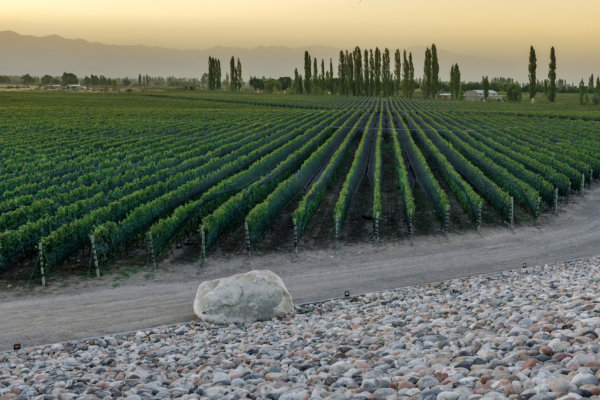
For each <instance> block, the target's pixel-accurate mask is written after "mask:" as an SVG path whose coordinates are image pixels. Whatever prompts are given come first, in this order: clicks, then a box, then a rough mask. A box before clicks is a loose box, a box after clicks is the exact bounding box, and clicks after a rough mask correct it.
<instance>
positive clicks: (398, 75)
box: [394, 49, 402, 94]
mask: <svg viewBox="0 0 600 400" xmlns="http://www.w3.org/2000/svg"><path fill="white" fill-rule="evenodd" d="M400 57H401V56H400V49H396V51H395V52H394V94H398V93H400V81H401V80H402V59H401V58H400Z"/></svg>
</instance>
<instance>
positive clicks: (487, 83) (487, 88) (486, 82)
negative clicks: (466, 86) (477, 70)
mask: <svg viewBox="0 0 600 400" xmlns="http://www.w3.org/2000/svg"><path fill="white" fill-rule="evenodd" d="M481 81H482V82H481V85H482V86H483V98H484V99H486V100H487V98H488V96H489V95H490V81H489V79H488V77H487V75H486V76H483V77H482V79H481Z"/></svg>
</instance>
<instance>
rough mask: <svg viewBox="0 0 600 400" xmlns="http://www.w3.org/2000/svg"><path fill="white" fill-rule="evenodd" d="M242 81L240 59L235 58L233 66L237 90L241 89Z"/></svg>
mask: <svg viewBox="0 0 600 400" xmlns="http://www.w3.org/2000/svg"><path fill="white" fill-rule="evenodd" d="M243 83H244V80H243V79H242V62H241V61H240V59H239V58H238V59H237V66H236V68H235V84H236V87H237V90H241V89H242V84H243Z"/></svg>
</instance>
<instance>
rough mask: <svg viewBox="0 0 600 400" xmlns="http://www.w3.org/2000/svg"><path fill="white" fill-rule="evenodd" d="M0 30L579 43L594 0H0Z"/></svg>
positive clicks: (171, 41)
mask: <svg viewBox="0 0 600 400" xmlns="http://www.w3.org/2000/svg"><path fill="white" fill-rule="evenodd" d="M0 3H1V10H2V11H1V12H0V30H13V31H16V32H18V33H20V34H29V35H35V36H44V35H51V34H58V35H60V36H63V37H67V38H72V39H75V38H81V39H86V40H89V41H96V42H103V43H109V44H145V45H153V46H161V47H170V48H180V49H205V48H210V47H213V46H237V47H248V48H252V47H256V46H261V45H264V46H269V45H285V46H293V47H296V46H297V47H301V46H310V45H329V46H336V47H343V48H346V47H353V46H354V45H359V46H361V47H374V46H388V47H392V48H396V47H400V48H403V47H410V46H415V45H424V44H430V43H432V42H435V43H436V44H437V45H438V47H442V48H444V49H446V50H449V51H455V52H468V53H471V54H474V53H478V52H484V53H486V54H497V55H499V56H502V55H503V54H508V53H511V52H514V51H515V50H516V49H518V51H522V48H523V47H526V48H528V46H529V45H530V44H533V45H534V47H536V48H537V47H539V48H549V47H550V46H551V45H554V46H556V47H557V48H561V50H562V52H563V53H564V50H566V49H569V50H568V51H569V52H571V51H572V52H575V53H579V52H581V51H582V50H583V49H585V48H589V45H590V44H591V43H595V42H596V40H597V33H598V27H597V25H596V24H597V20H598V17H600V1H599V0H569V1H564V0H420V1H419V0H361V1H358V0H302V1H292V0H52V1H48V0H0Z"/></svg>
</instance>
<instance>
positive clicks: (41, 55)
mask: <svg viewBox="0 0 600 400" xmlns="http://www.w3.org/2000/svg"><path fill="white" fill-rule="evenodd" d="M305 50H308V51H309V52H310V54H311V56H312V57H317V59H318V60H319V61H318V62H319V67H320V60H321V59H324V60H325V68H326V69H328V68H329V58H331V59H332V60H333V68H334V74H335V75H336V76H337V59H338V55H339V50H340V49H339V48H335V47H326V46H307V47H302V48H290V47H284V46H272V47H256V48H253V49H245V48H234V47H213V48H210V49H206V50H175V49H168V48H161V47H150V46H141V45H136V46H123V45H108V44H102V43H91V42H88V41H85V40H82V39H65V38H63V37H60V36H57V35H52V36H45V37H36V36H27V35H20V34H18V33H15V32H12V31H1V32H0V54H2V61H1V62H0V75H23V74H27V73H28V74H31V75H36V76H42V75H44V74H50V75H61V74H62V73H63V72H65V71H67V72H73V73H75V74H76V75H78V76H79V77H83V76H85V75H90V74H95V75H104V76H107V77H113V78H115V77H121V78H122V77H130V78H136V77H137V75H138V74H139V73H141V74H143V75H144V74H147V75H150V76H163V77H167V76H175V77H185V78H200V77H201V76H202V74H203V73H204V72H207V70H208V63H207V61H208V57H209V56H212V57H217V58H219V59H220V60H221V67H222V69H223V77H225V73H226V72H228V71H229V59H230V58H231V56H232V55H234V56H235V57H236V58H240V60H241V61H242V72H243V78H244V80H246V81H247V80H248V79H249V77H250V76H267V77H268V76H271V77H275V78H277V77H280V76H290V77H291V76H293V72H294V68H298V72H300V73H301V74H304V70H303V58H304V51H305ZM348 50H351V49H348ZM363 50H364V49H363ZM401 50H402V48H401ZM390 51H391V52H393V51H394V49H390ZM407 51H412V53H413V59H414V64H415V76H416V77H417V78H419V77H420V76H421V75H422V73H421V71H422V70H423V55H424V52H425V46H413V47H409V48H407ZM523 53H524V54H525V56H523V57H521V58H523V59H522V60H519V61H521V62H517V61H511V60H496V59H491V58H485V57H480V56H476V55H466V54H457V53H451V52H448V51H446V50H444V49H442V48H440V47H439V46H438V57H439V60H440V76H441V78H442V79H443V80H448V77H449V71H450V66H451V65H452V64H454V63H458V64H459V66H460V70H461V73H462V80H473V81H479V80H480V79H481V76H482V75H488V76H489V77H490V78H491V77H496V76H504V77H513V78H515V79H517V80H519V81H521V82H524V81H526V79H527V53H528V49H525V50H524V51H523ZM559 56H560V54H559ZM541 58H542V57H541V56H540V55H539V53H538V77H540V78H542V79H543V78H544V76H545V73H546V66H545V62H544V61H541V60H540V59H541ZM392 60H393V54H392ZM560 62H561V60H560V58H559V76H558V77H559V78H561V77H562V78H566V79H568V80H569V81H570V82H574V81H575V80H578V79H579V78H578V77H577V76H576V75H574V76H568V75H566V76H565V74H561V73H560ZM594 72H595V71H593V70H591V71H590V72H589V73H594ZM589 73H585V74H583V75H581V77H587V76H589Z"/></svg>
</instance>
